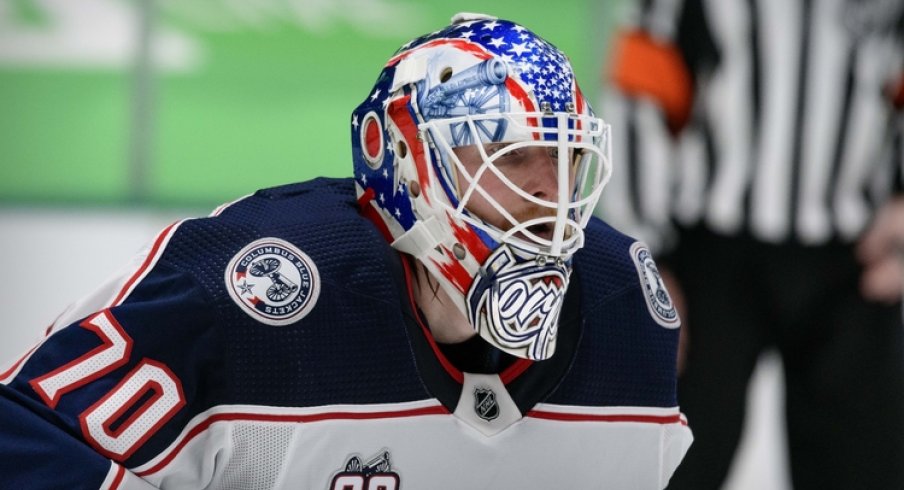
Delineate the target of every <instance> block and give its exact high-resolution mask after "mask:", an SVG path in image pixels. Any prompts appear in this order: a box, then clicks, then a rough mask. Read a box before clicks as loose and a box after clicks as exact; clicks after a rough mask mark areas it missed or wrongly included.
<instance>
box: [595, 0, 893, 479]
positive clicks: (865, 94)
mask: <svg viewBox="0 0 904 490" xmlns="http://www.w3.org/2000/svg"><path fill="white" fill-rule="evenodd" d="M614 46H615V50H614V52H613V54H612V57H611V66H610V69H609V70H607V74H606V80H607V89H608V90H607V94H606V97H605V100H604V103H603V115H604V116H605V117H606V119H608V120H609V122H610V123H611V124H612V126H613V128H614V129H615V131H614V132H615V141H614V144H613V148H614V151H615V159H614V161H615V162H616V170H615V172H614V175H613V179H612V181H611V183H610V184H609V187H608V188H607V191H606V193H604V196H603V202H602V203H601V207H600V212H601V214H602V215H603V216H604V217H605V218H607V219H608V220H609V221H610V222H612V223H613V224H615V225H616V227H619V228H620V229H623V230H626V231H628V232H633V233H634V234H636V235H638V236H639V237H641V238H643V239H644V240H646V241H648V242H649V243H650V245H652V246H653V247H654V249H656V250H658V252H659V254H660V257H658V261H659V262H660V264H662V266H661V267H660V268H661V271H662V274H663V278H664V279H665V280H666V282H667V284H669V285H670V286H669V287H670V291H671V292H672V296H673V299H674V300H675V302H676V303H677V304H678V306H679V310H681V312H682V318H683V320H684V328H683V329H682V330H683V332H682V333H683V339H684V340H685V342H684V343H683V344H684V350H683V352H682V354H680V356H681V358H680V361H679V364H680V366H681V367H682V375H681V377H680V379H679V385H678V391H679V401H680V404H681V406H682V409H683V410H684V411H685V412H686V414H687V416H688V421H689V424H690V425H691V427H693V429H694V435H695V442H694V444H693V446H692V447H691V449H690V451H689V452H688V455H687V457H686V458H685V461H684V463H682V465H681V467H679V468H678V471H677V473H676V474H675V476H674V478H673V480H672V482H671V484H670V487H669V488H672V489H694V490H700V489H716V488H719V487H720V486H721V484H722V483H723V481H724V479H725V477H726V474H727V472H728V469H729V466H730V464H731V462H732V459H733V456H734V453H735V449H736V447H737V444H738V441H739V438H740V434H741V427H742V424H743V418H744V410H745V397H746V393H747V387H748V382H749V379H750V375H751V373H752V371H753V369H754V366H755V365H756V362H757V358H758V356H759V354H760V353H761V352H763V350H765V349H767V348H775V349H777V350H778V352H779V353H780V354H781V356H782V360H783V365H784V368H785V386H786V397H785V398H786V400H785V401H786V410H785V413H786V417H787V429H788V442H789V451H790V467H791V478H792V482H793V484H794V488H796V489H810V488H813V489H821V490H824V489H833V488H841V489H848V488H865V489H892V488H894V489H900V488H904V372H902V366H904V339H902V324H901V318H902V306H901V294H902V288H904V285H902V284H904V279H902V276H904V272H902V271H904V254H902V251H904V111H902V106H904V2H901V1H900V0H718V1H715V0H709V1H707V0H683V1H682V0H646V1H642V2H639V3H638V4H637V5H636V6H635V8H634V9H633V10H632V12H631V18H630V20H629V21H628V22H626V24H625V25H624V26H623V29H622V30H621V31H620V32H619V34H618V38H617V39H616V41H615V44H614Z"/></svg>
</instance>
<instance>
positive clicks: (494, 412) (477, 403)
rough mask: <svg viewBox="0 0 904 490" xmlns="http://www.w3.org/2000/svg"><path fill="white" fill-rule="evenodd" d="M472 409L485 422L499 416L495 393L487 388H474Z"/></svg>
mask: <svg viewBox="0 0 904 490" xmlns="http://www.w3.org/2000/svg"><path fill="white" fill-rule="evenodd" d="M474 411H475V412H477V416H478V417H480V418H482V419H483V420H486V421H487V422H489V421H491V420H494V419H495V418H497V417H499V404H498V403H496V393H493V390H491V389H489V388H476V389H475V390H474Z"/></svg>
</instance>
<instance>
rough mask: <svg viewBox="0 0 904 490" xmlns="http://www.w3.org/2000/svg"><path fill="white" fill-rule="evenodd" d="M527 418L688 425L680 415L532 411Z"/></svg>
mask: <svg viewBox="0 0 904 490" xmlns="http://www.w3.org/2000/svg"><path fill="white" fill-rule="evenodd" d="M527 417H532V418H535V419H545V420H558V421H561V422H636V423H641V424H662V425H665V424H679V423H680V424H681V425H687V421H686V420H684V418H682V417H681V414H680V413H676V414H673V415H643V414H594V413H561V412H548V411H545V410H531V411H529V412H527Z"/></svg>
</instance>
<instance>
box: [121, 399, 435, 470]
mask: <svg viewBox="0 0 904 490" xmlns="http://www.w3.org/2000/svg"><path fill="white" fill-rule="evenodd" d="M448 414H449V411H448V410H446V408H445V407H443V406H442V405H436V406H432V407H422V408H412V409H409V410H398V411H392V410H385V411H382V412H323V413H312V414H306V415H301V414H266V413H218V414H214V415H211V416H210V417H209V418H207V419H206V420H204V421H203V422H201V423H200V424H198V425H196V426H195V427H193V428H192V429H191V430H190V431H189V432H188V434H187V435H186V436H185V438H184V439H182V440H181V441H179V444H178V445H176V447H175V448H173V450H172V451H171V452H170V453H169V454H167V455H166V457H164V458H163V459H162V460H160V462H158V463H157V464H155V465H154V466H152V467H151V468H148V469H146V470H144V471H140V472H137V473H136V475H138V476H141V477H144V476H148V475H152V474H154V473H156V472H158V471H160V470H162V469H163V468H164V467H166V465H168V464H169V463H171V462H172V461H173V459H175V458H176V456H177V455H178V454H179V452H181V451H182V449H184V448H185V446H187V445H188V443H189V442H190V441H191V440H192V439H194V438H195V437H197V436H198V435H199V434H201V433H202V432H204V431H206V430H207V429H208V428H210V426H211V425H213V424H215V423H217V422H247V421H253V422H285V423H293V424H294V423H310V422H321V421H325V420H374V419H395V418H404V417H422V416H425V415H448Z"/></svg>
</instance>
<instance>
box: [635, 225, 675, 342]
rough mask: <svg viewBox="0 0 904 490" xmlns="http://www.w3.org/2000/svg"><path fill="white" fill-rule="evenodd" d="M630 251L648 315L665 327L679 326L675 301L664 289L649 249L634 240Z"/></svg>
mask: <svg viewBox="0 0 904 490" xmlns="http://www.w3.org/2000/svg"><path fill="white" fill-rule="evenodd" d="M630 253H631V258H632V259H634V266H635V267H636V268H637V275H638V276H640V284H641V285H642V286H643V292H644V299H646V300H647V308H648V309H649V310H650V315H652V317H653V319H654V320H656V323H658V324H660V325H662V326H663V327H665V328H678V327H679V326H681V319H679V318H678V310H676V309H675V303H673V302H672V297H671V296H669V292H668V291H666V289H665V284H663V282H662V276H661V275H659V269H657V268H656V262H654V261H653V255H652V254H651V253H650V250H649V249H648V248H647V246H646V245H644V244H643V243H641V242H634V244H633V245H631V251H630Z"/></svg>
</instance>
